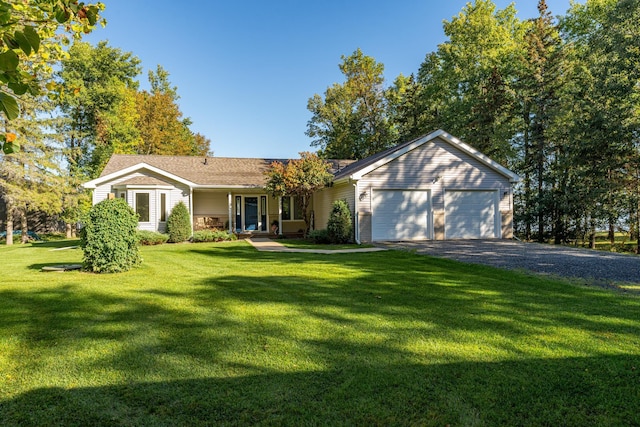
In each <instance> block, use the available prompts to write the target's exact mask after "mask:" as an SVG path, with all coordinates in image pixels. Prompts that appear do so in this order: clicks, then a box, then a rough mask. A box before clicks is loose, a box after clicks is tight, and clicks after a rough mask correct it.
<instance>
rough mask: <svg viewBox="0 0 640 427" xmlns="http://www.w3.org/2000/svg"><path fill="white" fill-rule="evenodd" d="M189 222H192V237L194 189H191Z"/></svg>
mask: <svg viewBox="0 0 640 427" xmlns="http://www.w3.org/2000/svg"><path fill="white" fill-rule="evenodd" d="M189 221H190V222H191V235H192V236H193V187H189Z"/></svg>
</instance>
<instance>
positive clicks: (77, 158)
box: [58, 42, 140, 178]
mask: <svg viewBox="0 0 640 427" xmlns="http://www.w3.org/2000/svg"><path fill="white" fill-rule="evenodd" d="M69 54H70V57H69V58H68V59H66V60H64V61H62V69H61V70H60V72H59V73H58V77H59V79H60V80H61V83H60V87H61V88H62V90H61V97H60V99H61V103H60V109H61V110H62V112H63V114H65V115H66V116H67V117H68V119H69V120H68V122H67V125H66V126H65V128H64V129H63V133H64V134H65V135H66V144H67V148H68V149H69V157H68V162H69V164H70V166H71V168H72V170H74V171H75V172H74V173H76V174H77V173H79V174H81V175H83V176H86V177H91V178H93V177H96V176H98V175H99V174H100V172H101V171H102V168H103V167H104V164H105V162H106V159H108V157H109V155H110V153H111V152H112V150H113V147H112V146H111V140H106V139H104V138H103V139H99V137H100V136H103V137H104V134H105V133H104V129H102V135H100V132H101V129H100V124H101V123H102V125H103V126H104V125H105V123H108V122H113V121H114V117H113V116H114V114H115V113H116V112H117V111H118V108H119V107H121V106H123V105H126V104H127V102H128V101H127V100H126V97H127V96H129V92H128V91H127V90H126V89H137V87H138V82H137V81H136V80H135V79H136V77H137V76H138V74H139V73H140V60H139V59H138V58H136V57H135V56H133V54H132V53H130V52H122V51H121V50H120V49H118V48H113V47H110V46H108V45H107V42H100V43H98V45H97V46H95V47H93V46H91V45H90V44H88V43H75V44H74V45H73V46H71V48H70V49H69ZM123 123H128V124H130V125H133V123H134V122H133V121H128V120H121V121H120V123H119V124H123ZM120 133H124V134H130V135H135V131H134V130H124V129H121V130H120Z"/></svg>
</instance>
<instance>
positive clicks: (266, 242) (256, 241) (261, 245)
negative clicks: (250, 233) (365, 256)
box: [246, 237, 387, 254]
mask: <svg viewBox="0 0 640 427" xmlns="http://www.w3.org/2000/svg"><path fill="white" fill-rule="evenodd" d="M246 240H247V241H248V242H249V243H250V244H251V245H253V247H254V248H256V249H257V250H259V251H261V252H297V253H307V254H350V253H356V252H379V251H386V250H387V249H385V248H357V249H298V248H288V247H286V246H284V245H283V244H281V243H278V242H276V241H273V240H271V239H267V238H264V237H254V238H251V239H246Z"/></svg>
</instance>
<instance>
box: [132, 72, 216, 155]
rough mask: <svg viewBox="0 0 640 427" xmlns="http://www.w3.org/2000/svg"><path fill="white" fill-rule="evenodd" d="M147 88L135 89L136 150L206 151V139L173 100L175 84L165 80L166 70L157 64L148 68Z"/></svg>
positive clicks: (176, 93)
mask: <svg viewBox="0 0 640 427" xmlns="http://www.w3.org/2000/svg"><path fill="white" fill-rule="evenodd" d="M149 83H150V85H151V91H150V92H147V91H142V92H139V93H138V95H137V98H136V104H137V108H138V114H139V126H138V128H139V129H140V136H141V145H140V146H139V147H138V153H139V154H164V155H182V156H202V155H206V154H207V153H208V152H209V145H210V141H209V140H208V139H207V138H205V137H204V136H202V135H200V134H197V133H194V132H192V131H191V129H190V128H189V127H190V126H191V124H192V122H191V119H189V118H183V117H182V111H180V106H179V105H178V103H177V101H178V99H179V96H178V92H177V91H178V88H177V87H175V86H172V85H171V83H170V82H169V73H168V72H167V71H166V70H164V68H162V67H161V66H160V65H158V67H157V70H156V72H155V73H154V72H153V71H150V72H149Z"/></svg>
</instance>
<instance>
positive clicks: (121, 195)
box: [120, 191, 127, 200]
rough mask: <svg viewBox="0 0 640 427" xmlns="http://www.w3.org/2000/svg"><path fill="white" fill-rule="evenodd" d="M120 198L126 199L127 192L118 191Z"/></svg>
mask: <svg viewBox="0 0 640 427" xmlns="http://www.w3.org/2000/svg"><path fill="white" fill-rule="evenodd" d="M120 198H121V199H125V200H127V192H126V191H123V192H122V193H120Z"/></svg>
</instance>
